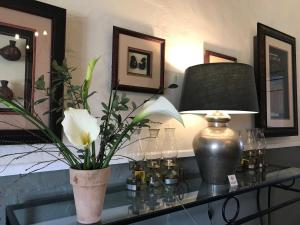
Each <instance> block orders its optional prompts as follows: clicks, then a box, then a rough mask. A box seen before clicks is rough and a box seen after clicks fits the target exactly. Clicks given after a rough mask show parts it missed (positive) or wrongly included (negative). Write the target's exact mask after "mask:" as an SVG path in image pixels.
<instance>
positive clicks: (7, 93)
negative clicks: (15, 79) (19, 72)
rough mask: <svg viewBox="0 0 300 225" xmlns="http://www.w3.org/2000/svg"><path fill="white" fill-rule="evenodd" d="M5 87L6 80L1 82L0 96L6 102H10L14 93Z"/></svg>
mask: <svg viewBox="0 0 300 225" xmlns="http://www.w3.org/2000/svg"><path fill="white" fill-rule="evenodd" d="M7 85H8V81H7V80H1V87H0V95H1V96H3V97H4V98H6V99H8V100H11V99H12V98H13V97H14V93H13V91H12V90H11V89H10V88H9V87H8V86H7Z"/></svg>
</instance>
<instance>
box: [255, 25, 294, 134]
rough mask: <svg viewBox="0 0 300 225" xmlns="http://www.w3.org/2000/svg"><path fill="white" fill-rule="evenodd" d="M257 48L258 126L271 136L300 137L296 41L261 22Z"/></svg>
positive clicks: (258, 30)
mask: <svg viewBox="0 0 300 225" xmlns="http://www.w3.org/2000/svg"><path fill="white" fill-rule="evenodd" d="M254 45H255V47H254V49H255V53H254V56H255V60H254V61H255V74H256V86H257V92H258V100H259V106H260V113H259V114H258V115H257V116H256V126H257V127H261V128H264V130H265V135H266V136H269V137H274V136H275V137H276V136H292V135H298V112H297V75H296V39H295V38H294V37H292V36H290V35H287V34H284V33H282V32H280V31H278V30H275V29H273V28H271V27H268V26H266V25H263V24H261V23H258V24H257V37H255V38H254Z"/></svg>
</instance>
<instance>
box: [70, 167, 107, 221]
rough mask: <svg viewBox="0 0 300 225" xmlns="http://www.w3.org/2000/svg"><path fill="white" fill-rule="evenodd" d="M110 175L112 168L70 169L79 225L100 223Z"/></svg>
mask: <svg viewBox="0 0 300 225" xmlns="http://www.w3.org/2000/svg"><path fill="white" fill-rule="evenodd" d="M110 173H111V169H110V167H108V168H105V169H98V170H75V169H70V183H71V184H72V186H73V193H74V200H75V206H76V214H77V221H78V222H79V223H82V224H91V223H97V222H99V221H100V219H101V213H102V208H103V203H104V198H105V192H106V187H107V183H108V180H109V177H110Z"/></svg>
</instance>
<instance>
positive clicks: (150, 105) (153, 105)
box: [132, 96, 184, 126]
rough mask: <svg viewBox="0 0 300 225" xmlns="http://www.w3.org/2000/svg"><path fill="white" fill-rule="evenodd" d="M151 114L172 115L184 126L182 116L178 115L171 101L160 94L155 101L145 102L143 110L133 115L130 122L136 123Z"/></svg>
mask: <svg viewBox="0 0 300 225" xmlns="http://www.w3.org/2000/svg"><path fill="white" fill-rule="evenodd" d="M152 114H162V115H166V116H170V117H173V118H174V119H176V120H177V121H178V122H180V123H181V124H182V125H183V126H184V123H183V120H182V117H181V116H180V114H179V112H178V111H177V110H176V109H175V107H174V106H173V105H172V103H171V102H169V100H167V99H166V98H165V97H163V96H160V97H159V98H158V99H157V100H155V101H148V102H146V103H145V104H144V106H143V110H142V111H141V112H140V113H139V114H137V115H136V116H135V117H134V119H133V121H132V122H133V123H138V122H140V121H141V120H143V119H145V118H146V117H148V116H149V115H152Z"/></svg>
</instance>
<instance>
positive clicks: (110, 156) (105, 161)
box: [102, 122, 137, 168]
mask: <svg viewBox="0 0 300 225" xmlns="http://www.w3.org/2000/svg"><path fill="white" fill-rule="evenodd" d="M135 125H137V123H135V122H132V123H131V124H129V125H128V126H127V127H126V129H125V130H124V131H123V132H122V133H121V135H120V137H119V138H118V139H117V141H116V142H115V144H114V145H113V147H112V149H111V151H110V152H109V153H108V154H107V157H105V160H104V162H103V166H102V168H106V167H108V166H109V162H110V160H111V158H112V157H113V156H114V154H115V151H116V149H117V147H118V146H119V144H120V143H121V142H122V140H123V138H124V136H125V135H126V134H127V133H128V131H130V129H131V128H132V127H134V126H135Z"/></svg>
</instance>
